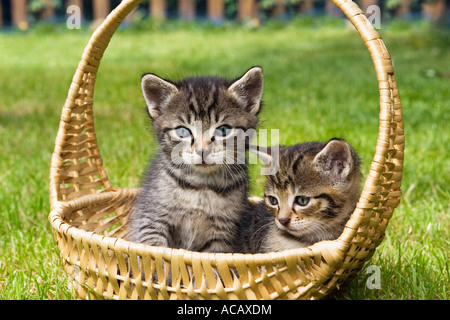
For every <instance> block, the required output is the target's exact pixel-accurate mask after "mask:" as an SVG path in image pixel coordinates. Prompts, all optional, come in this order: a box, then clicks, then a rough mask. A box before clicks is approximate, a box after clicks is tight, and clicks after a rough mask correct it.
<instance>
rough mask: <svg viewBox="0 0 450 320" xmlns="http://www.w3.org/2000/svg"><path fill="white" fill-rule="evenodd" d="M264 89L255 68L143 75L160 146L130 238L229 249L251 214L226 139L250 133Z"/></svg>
mask: <svg viewBox="0 0 450 320" xmlns="http://www.w3.org/2000/svg"><path fill="white" fill-rule="evenodd" d="M262 88H263V76H262V70H261V68H259V67H254V68H251V69H249V70H248V71H247V72H246V73H245V74H244V75H243V76H242V77H240V78H238V79H236V80H234V81H229V80H225V79H222V78H218V77H192V78H186V79H184V80H181V81H179V82H171V81H167V80H163V79H161V78H159V77H157V76H155V75H153V74H146V75H144V76H143V77H142V91H143V94H144V98H145V101H146V104H147V107H148V113H149V115H150V118H151V120H152V125H153V128H154V131H155V133H156V136H157V138H158V142H159V145H160V148H159V151H158V153H157V155H156V157H155V159H154V160H153V162H152V164H151V166H150V167H149V170H148V172H147V175H146V177H145V179H144V181H143V184H142V188H141V192H140V194H139V196H138V198H137V201H136V204H135V206H134V209H133V212H132V215H131V218H130V223H129V230H130V232H129V236H128V239H129V240H131V241H134V242H140V243H146V244H149V245H154V246H164V247H171V248H183V249H187V250H191V251H206V252H231V251H232V250H233V248H234V245H235V244H234V241H235V240H236V230H237V224H238V222H239V221H240V220H241V219H242V216H243V215H244V214H245V212H247V211H248V202H247V196H248V173H247V171H248V170H247V164H246V161H245V159H244V161H237V160H238V159H237V152H236V144H234V143H229V142H230V140H231V141H234V139H238V138H240V134H242V132H246V131H247V130H248V129H255V127H256V125H257V122H258V117H257V115H258V112H259V111H260V107H261V96H262ZM250 131H251V130H250ZM226 145H232V147H229V148H226ZM247 146H248V143H247ZM244 153H245V150H244Z"/></svg>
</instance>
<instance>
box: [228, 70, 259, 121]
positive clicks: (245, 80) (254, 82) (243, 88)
mask: <svg viewBox="0 0 450 320" xmlns="http://www.w3.org/2000/svg"><path fill="white" fill-rule="evenodd" d="M228 92H230V93H231V94H232V95H233V96H234V97H235V98H237V100H238V101H239V102H240V103H241V104H242V105H243V106H244V108H245V110H246V111H247V112H250V113H253V114H257V113H258V112H259V110H260V109H261V98H262V92H263V74H262V69H261V68H260V67H253V68H251V69H250V70H248V71H247V72H246V73H245V74H244V75H243V76H242V77H240V78H239V79H237V80H236V81H234V82H233V83H232V84H231V85H230V86H229V87H228Z"/></svg>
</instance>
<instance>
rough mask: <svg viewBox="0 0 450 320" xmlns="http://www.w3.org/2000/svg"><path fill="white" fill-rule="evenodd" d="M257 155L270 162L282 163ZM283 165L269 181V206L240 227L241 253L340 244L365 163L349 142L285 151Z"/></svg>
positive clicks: (281, 158)
mask: <svg viewBox="0 0 450 320" xmlns="http://www.w3.org/2000/svg"><path fill="white" fill-rule="evenodd" d="M257 153H258V154H259V156H260V157H261V158H262V159H265V162H267V161H272V160H275V161H276V159H272V157H271V156H270V155H268V154H265V153H264V152H262V151H258V152H257ZM278 161H279V170H278V172H277V173H276V174H274V175H268V176H266V183H265V186H264V202H261V203H259V204H258V205H255V206H254V208H253V210H254V212H253V214H251V215H247V216H246V217H245V219H244V221H243V223H242V224H241V226H240V232H239V233H240V235H239V243H240V248H239V249H238V251H240V252H244V253H256V252H272V251H281V250H285V249H292V248H299V247H307V246H310V245H312V244H313V243H316V242H319V241H322V240H333V239H336V238H338V237H339V235H340V234H341V233H342V231H343V229H344V225H345V223H346V222H347V220H348V219H349V217H350V214H351V213H352V212H353V210H354V208H355V206H356V202H357V201H358V197H359V185H360V180H361V173H360V170H359V164H360V160H359V158H358V156H357V154H356V152H355V151H354V150H353V148H352V147H351V146H350V145H349V144H348V143H347V142H345V141H344V140H341V139H332V140H330V141H329V142H328V143H327V144H323V143H319V142H307V143H302V144H297V145H294V146H289V147H280V149H279V157H278Z"/></svg>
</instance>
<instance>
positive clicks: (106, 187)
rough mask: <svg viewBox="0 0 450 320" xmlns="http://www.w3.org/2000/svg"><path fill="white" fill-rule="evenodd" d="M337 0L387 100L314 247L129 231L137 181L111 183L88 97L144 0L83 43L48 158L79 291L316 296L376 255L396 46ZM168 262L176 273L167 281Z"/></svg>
mask: <svg viewBox="0 0 450 320" xmlns="http://www.w3.org/2000/svg"><path fill="white" fill-rule="evenodd" d="M332 1H333V2H334V3H335V4H336V6H337V7H338V8H340V9H341V10H342V11H343V12H344V13H345V15H346V16H347V17H348V19H350V21H351V22H352V23H353V25H354V26H355V27H356V29H357V31H358V33H359V35H360V36H361V38H362V40H363V42H364V44H365V45H366V47H367V48H368V50H369V52H370V55H371V57H372V60H373V63H374V66H375V70H376V74H377V78H378V83H379V92H380V109H381V112H380V117H379V121H380V124H379V135H378V140H377V145H376V151H375V156H374V158H373V161H372V164H371V167H370V172H369V174H368V177H367V178H366V180H365V184H364V187H363V190H362V193H361V197H360V199H359V202H358V204H357V206H356V209H355V211H354V212H353V214H352V216H351V218H350V220H349V221H348V223H347V224H346V226H345V229H344V231H343V233H342V235H341V236H340V237H339V238H338V239H337V240H334V241H322V242H319V243H317V244H314V245H313V246H310V247H308V248H299V249H293V250H286V251H282V252H278V253H266V254H254V255H251V254H231V253H228V254H218V253H217V254H213V253H199V252H191V251H186V250H181V249H170V248H161V247H152V246H148V245H144V244H138V243H132V242H129V241H126V240H124V239H123V236H124V235H125V232H126V231H125V228H124V225H125V223H126V221H127V219H128V214H129V213H130V209H131V207H132V203H133V200H134V199H135V198H136V195H137V194H138V192H139V190H138V189H127V188H117V187H113V186H112V185H111V183H110V181H109V180H108V176H107V174H106V171H105V169H104V168H103V165H102V158H101V155H100V151H99V147H98V145H97V139H96V135H95V130H94V123H93V120H94V117H93V111H92V105H93V91H94V84H95V79H96V74H97V70H98V67H99V64H100V60H101V58H102V55H103V53H104V51H105V49H106V47H107V45H108V42H109V40H110V39H111V37H112V35H113V34H114V32H115V31H116V29H117V27H118V26H119V24H120V23H121V21H122V20H123V19H124V18H125V17H126V16H127V14H128V13H129V12H130V11H131V10H132V9H133V8H134V7H136V5H137V4H138V3H139V2H140V0H124V1H122V3H121V4H120V5H119V6H118V7H117V8H116V9H115V10H114V11H113V12H111V14H110V15H109V16H108V17H107V18H106V20H105V21H104V22H103V24H102V25H101V26H100V27H99V28H98V29H97V30H96V31H95V32H94V34H93V35H92V38H91V39H90V41H89V43H88V45H87V47H86V48H85V51H84V53H83V56H82V59H81V61H80V63H79V65H78V68H77V70H76V72H75V75H74V77H73V82H72V84H71V86H70V89H69V93H68V97H67V100H66V102H65V105H64V108H63V110H62V115H61V123H60V127H59V132H58V135H57V138H56V143H55V151H54V154H53V157H52V163H51V172H50V179H51V181H50V201H51V213H50V216H49V220H50V223H51V226H52V229H53V233H54V237H55V240H56V242H57V245H58V248H59V251H60V254H61V257H62V259H63V262H64V267H65V269H66V272H67V273H68V275H69V279H71V280H73V288H74V292H75V295H76V297H78V298H81V299H88V298H91V299H92V298H106V299H319V298H323V297H325V296H326V295H328V294H330V293H331V292H332V291H333V290H334V289H337V288H339V287H340V286H342V285H343V283H344V282H346V281H347V280H349V279H351V278H352V276H354V275H355V274H356V273H357V272H358V271H359V270H360V269H361V268H362V266H363V264H364V263H365V262H366V261H367V260H368V259H370V258H371V256H372V255H373V253H374V251H375V248H376V247H377V246H378V245H379V244H380V243H381V241H382V239H383V237H384V234H385V229H386V226H387V224H388V221H389V219H390V218H391V216H392V213H393V210H394V208H395V207H396V206H397V205H398V203H399V201H400V195H401V190H400V185H401V177H402V167H403V153H404V152H403V150H404V134H403V118H402V110H401V105H400V99H399V95H398V91H397V84H396V82H395V78H394V73H393V67H392V63H391V59H390V55H389V53H388V51H387V50H386V47H385V46H384V43H383V41H382V40H381V38H380V36H379V34H378V33H377V32H376V31H375V30H374V28H373V27H372V25H371V24H370V23H369V22H368V20H367V18H366V16H365V15H364V13H363V12H362V11H361V10H360V8H359V7H358V6H357V5H356V4H355V3H354V2H352V1H350V0H332ZM169 270H170V273H171V278H172V282H171V284H170V285H167V284H166V281H165V280H166V278H167V276H168V273H169ZM152 274H156V275H157V277H156V278H157V279H153V277H152Z"/></svg>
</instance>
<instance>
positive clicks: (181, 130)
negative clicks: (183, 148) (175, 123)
mask: <svg viewBox="0 0 450 320" xmlns="http://www.w3.org/2000/svg"><path fill="white" fill-rule="evenodd" d="M175 132H176V133H177V135H178V136H179V137H180V138H187V137H190V136H191V131H190V130H189V129H188V128H185V127H178V128H176V129H175Z"/></svg>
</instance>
